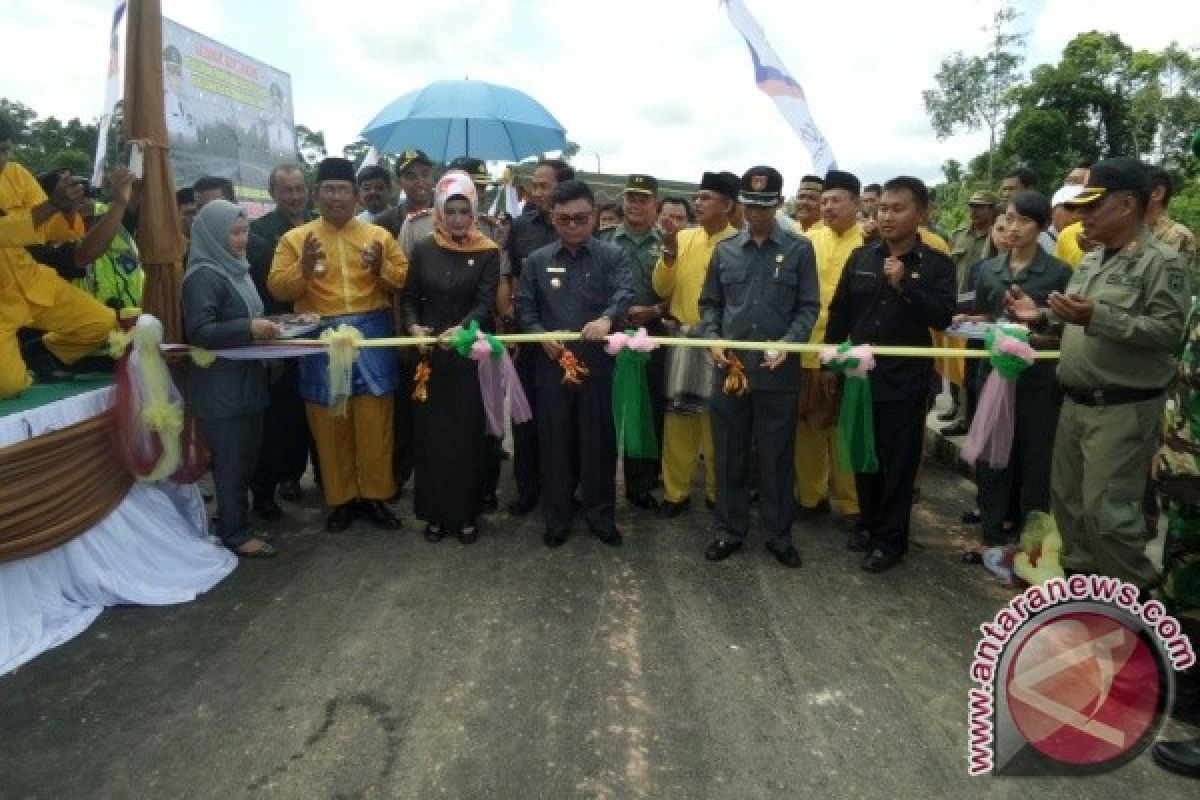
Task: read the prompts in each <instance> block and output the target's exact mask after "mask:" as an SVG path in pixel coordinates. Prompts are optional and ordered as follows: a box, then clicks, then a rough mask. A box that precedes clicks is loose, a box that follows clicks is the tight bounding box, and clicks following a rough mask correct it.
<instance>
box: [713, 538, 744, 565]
mask: <svg viewBox="0 0 1200 800" xmlns="http://www.w3.org/2000/svg"><path fill="white" fill-rule="evenodd" d="M741 549H742V543H741V542H735V541H733V540H732V539H717V540H716V541H714V542H713V543H712V544H710V545H709V546H708V549H707V550H705V551H704V557H705V558H707V559H708V560H709V561H724V560H725V559H727V558H729V557H730V556H731V555H733V554H734V553H736V552H737V551H738V550H741Z"/></svg>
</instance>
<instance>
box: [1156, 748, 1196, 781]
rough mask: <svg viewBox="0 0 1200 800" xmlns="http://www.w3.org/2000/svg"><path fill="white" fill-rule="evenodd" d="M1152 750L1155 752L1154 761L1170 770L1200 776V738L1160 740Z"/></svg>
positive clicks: (1177, 773) (1189, 775)
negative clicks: (1175, 740) (1176, 740)
mask: <svg viewBox="0 0 1200 800" xmlns="http://www.w3.org/2000/svg"><path fill="white" fill-rule="evenodd" d="M1151 752H1152V753H1153V754H1154V763H1155V764H1158V765H1159V766H1160V767H1162V768H1163V769H1165V770H1167V771H1168V772H1174V773H1175V774H1176V775H1184V776H1186V777H1188V778H1200V739H1192V740H1191V741H1185V742H1159V743H1158V744H1156V745H1154V749H1153V751H1151Z"/></svg>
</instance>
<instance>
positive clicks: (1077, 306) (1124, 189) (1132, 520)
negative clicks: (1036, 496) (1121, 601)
mask: <svg viewBox="0 0 1200 800" xmlns="http://www.w3.org/2000/svg"><path fill="white" fill-rule="evenodd" d="M1148 198H1149V186H1148V182H1147V179H1146V171H1145V166H1144V165H1143V164H1141V163H1140V162H1138V161H1137V160H1135V159H1132V158H1110V159H1106V160H1104V161H1101V162H1099V163H1098V164H1096V165H1095V166H1094V167H1093V168H1092V172H1091V176H1090V177H1089V179H1088V183H1087V186H1086V187H1084V190H1083V192H1082V193H1081V194H1080V195H1079V196H1078V197H1076V198H1075V199H1074V200H1072V201H1071V202H1069V203H1068V204H1067V205H1068V207H1072V208H1077V209H1079V211H1080V213H1081V217H1082V221H1083V230H1084V233H1085V234H1086V235H1087V237H1088V238H1089V239H1091V240H1092V241H1094V242H1097V243H1098V244H1099V245H1101V246H1100V247H1097V248H1096V249H1094V250H1092V251H1091V252H1089V253H1088V254H1087V255H1086V256H1084V259H1083V261H1081V262H1080V263H1079V266H1078V267H1077V268H1076V270H1075V272H1074V274H1073V275H1072V276H1071V282H1070V284H1069V285H1068V286H1067V291H1066V292H1065V293H1060V292H1053V293H1051V294H1050V296H1049V298H1048V304H1049V309H1048V310H1047V311H1045V312H1042V311H1039V310H1038V309H1037V307H1036V304H1034V302H1033V300H1032V299H1031V298H1029V297H1028V296H1026V295H1025V294H1024V293H1023V292H1021V291H1020V290H1019V289H1016V288H1014V289H1012V290H1010V292H1009V298H1008V309H1009V313H1010V314H1013V315H1014V316H1015V317H1016V318H1017V319H1020V320H1021V321H1023V322H1027V323H1028V324H1030V325H1031V326H1034V327H1038V326H1045V325H1047V324H1053V325H1062V326H1063V333H1062V348H1061V350H1062V357H1061V359H1060V361H1059V365H1058V379H1059V381H1060V382H1061V383H1062V385H1063V389H1064V391H1065V393H1066V400H1065V402H1064V403H1063V409H1062V415H1061V416H1060V417H1059V420H1058V431H1057V434H1056V437H1055V442H1054V466H1053V476H1052V479H1051V481H1052V488H1051V493H1052V497H1053V510H1054V517H1055V519H1056V521H1057V522H1058V528H1059V531H1060V532H1061V533H1062V538H1063V557H1062V561H1063V566H1064V567H1066V568H1067V569H1070V570H1074V571H1080V572H1084V571H1088V572H1091V571H1095V572H1099V573H1101V574H1104V575H1110V576H1113V577H1116V578H1121V579H1122V580H1126V581H1129V582H1130V583H1134V584H1136V585H1138V586H1140V587H1143V588H1147V587H1150V586H1152V585H1153V584H1155V583H1156V582H1157V580H1158V573H1157V570H1156V569H1155V568H1154V565H1153V564H1152V563H1150V560H1149V559H1147V558H1146V555H1145V552H1144V550H1145V545H1146V541H1147V540H1148V539H1149V538H1152V535H1153V534H1152V533H1150V532H1148V531H1147V529H1146V521H1145V517H1144V515H1143V514H1142V495H1143V493H1144V491H1145V488H1146V479H1147V477H1148V476H1149V473H1150V461H1151V457H1152V455H1153V453H1154V450H1155V446H1156V436H1155V431H1156V430H1157V427H1158V421H1159V418H1160V417H1161V415H1162V411H1163V405H1164V402H1165V396H1164V390H1165V388H1166V386H1167V384H1168V383H1169V382H1170V381H1171V378H1172V377H1173V376H1174V374H1175V353H1176V352H1177V351H1178V350H1179V346H1180V342H1181V341H1182V338H1183V331H1184V322H1185V319H1186V316H1187V311H1188V305H1189V301H1188V298H1190V297H1191V286H1190V276H1189V273H1188V269H1187V264H1186V263H1184V260H1183V258H1182V257H1181V256H1180V255H1179V254H1178V253H1175V252H1174V251H1172V250H1171V249H1170V248H1168V247H1166V246H1165V245H1163V244H1162V243H1161V242H1159V241H1158V240H1157V239H1155V238H1154V234H1153V233H1152V232H1151V231H1150V229H1149V228H1147V227H1146V226H1145V224H1144V223H1143V222H1142V219H1143V216H1144V214H1145V211H1146V204H1147V202H1148Z"/></svg>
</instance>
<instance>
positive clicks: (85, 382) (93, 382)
mask: <svg viewBox="0 0 1200 800" xmlns="http://www.w3.org/2000/svg"><path fill="white" fill-rule="evenodd" d="M112 380H113V376H112V375H109V374H107V373H88V374H83V375H77V376H76V377H75V380H73V381H65V382H63V383H35V384H34V385H33V386H30V387H29V388H28V389H26V390H25V391H23V392H21V393H20V394H19V395H17V396H15V397H9V398H7V399H5V400H0V417H7V416H8V415H9V414H20V413H21V412H23V411H28V410H30V409H31V408H38V407H39V406H45V405H49V404H50V403H55V402H58V401H59V400H65V399H67V398H68V397H75V396H76V395H80V394H83V393H84V392H90V391H92V390H93V389H102V388H104V387H105V386H109V385H110V384H112Z"/></svg>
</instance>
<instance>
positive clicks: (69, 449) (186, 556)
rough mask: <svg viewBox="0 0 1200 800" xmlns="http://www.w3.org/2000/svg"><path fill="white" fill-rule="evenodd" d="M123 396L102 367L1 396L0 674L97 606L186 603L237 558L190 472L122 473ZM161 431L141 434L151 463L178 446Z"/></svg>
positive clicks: (84, 621)
mask: <svg viewBox="0 0 1200 800" xmlns="http://www.w3.org/2000/svg"><path fill="white" fill-rule="evenodd" d="M143 319H150V318H143ZM168 384H169V381H168ZM159 388H163V387H159ZM154 391H155V390H154V389H153V388H151V389H150V391H149V394H153V393H154ZM124 393H125V394H130V393H133V394H137V393H142V394H146V393H147V389H146V387H140V386H137V385H132V386H128V387H124ZM121 394H122V388H121V387H119V386H118V385H117V384H116V383H114V382H113V380H112V377H111V376H106V375H105V376H87V377H83V378H78V379H77V380H76V381H74V382H71V383H66V384H52V385H46V386H36V387H33V388H31V389H30V390H29V391H27V392H25V393H24V394H22V395H20V396H18V397H16V398H12V399H10V400H7V401H3V402H0V675H3V674H6V673H8V672H10V671H11V670H13V669H16V668H17V667H19V666H21V665H22V664H24V663H26V662H28V661H29V660H31V659H33V658H35V657H36V656H37V655H39V654H40V653H42V652H45V651H46V650H48V649H50V648H52V647H55V646H57V645H59V644H62V643H63V642H65V641H67V640H68V639H70V638H72V637H73V636H75V635H77V634H79V633H80V632H82V631H83V630H85V629H86V628H87V627H88V625H90V624H91V623H92V621H93V620H95V619H96V618H97V617H98V616H99V615H100V613H101V612H102V611H103V610H104V608H105V607H106V606H112V605H125V604H132V605H169V604H173V603H183V602H187V601H189V600H192V599H194V598H195V597H196V596H197V595H199V594H201V593H203V592H205V591H207V590H209V589H211V588H212V587H213V586H215V585H216V584H217V583H218V582H220V581H221V580H222V579H223V578H225V577H226V576H227V575H229V573H230V572H232V571H233V569H234V567H235V566H236V564H237V559H236V558H235V557H234V556H233V554H232V553H230V552H229V551H228V550H226V549H225V548H223V547H221V546H220V544H219V543H217V542H216V540H215V539H212V538H211V537H210V536H209V535H208V533H207V515H206V512H205V508H204V500H203V497H202V496H201V494H200V490H199V488H198V487H197V486H196V484H195V483H194V476H193V477H192V481H193V482H184V481H181V480H170V479H169V478H167V477H165V476H161V475H157V474H153V473H154V470H153V469H151V470H150V474H146V475H142V476H141V477H138V476H136V475H135V474H134V471H131V469H130V467H129V459H128V457H127V455H128V450H129V447H128V442H126V443H124V444H123V443H122V436H121V435H120V433H119V430H118V427H119V426H118V417H119V415H120V406H121V404H120V403H119V402H118V399H119V396H120V395H121ZM175 396H176V398H177V393H176V395H175ZM140 409H141V412H142V413H144V415H145V416H146V417H147V418H148V419H152V420H153V419H154V418H156V417H170V414H165V415H164V414H163V413H162V409H161V408H158V409H155V408H153V407H152V406H151V405H149V404H147V405H145V406H141V407H140ZM176 410H177V411H180V412H181V411H182V408H181V403H179V407H178V408H177V409H176ZM160 421H161V420H160ZM152 427H153V426H152ZM163 441H165V437H164V439H162V440H159V439H157V437H155V440H154V441H153V442H151V443H150V451H149V456H150V458H149V459H148V461H149V462H151V463H153V464H163V462H164V461H166V460H168V459H166V458H164V451H169V452H167V456H168V457H171V453H172V452H174V454H175V455H174V458H175V460H176V462H177V461H178V446H177V445H174V444H168V446H167V447H163V446H162V443H163ZM176 441H178V437H176ZM135 449H136V448H135ZM123 451H124V452H123ZM164 469H165V467H164ZM158 471H160V472H161V471H162V470H158ZM172 474H173V475H174V477H176V478H178V477H179V476H178V474H177V472H176V470H172Z"/></svg>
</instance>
